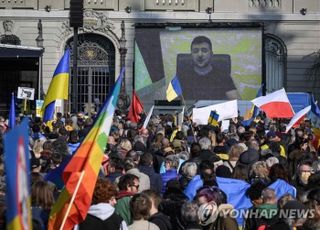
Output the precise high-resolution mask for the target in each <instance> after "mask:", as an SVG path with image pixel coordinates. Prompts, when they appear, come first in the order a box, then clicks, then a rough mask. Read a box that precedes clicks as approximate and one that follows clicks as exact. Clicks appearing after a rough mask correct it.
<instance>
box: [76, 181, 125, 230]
mask: <svg viewBox="0 0 320 230" xmlns="http://www.w3.org/2000/svg"><path fill="white" fill-rule="evenodd" d="M116 196H117V188H116V187H115V186H114V185H113V184H112V183H111V182H110V181H109V180H105V179H101V178H99V179H98V180H97V182H96V185H95V188H94V191H93V196H92V201H91V206H90V208H89V210H88V214H87V216H86V218H85V220H84V221H83V222H81V223H80V224H79V225H78V227H79V230H86V229H87V230H89V229H119V230H120V229H121V230H126V229H128V228H127V224H126V222H125V221H124V220H123V219H122V218H121V217H120V216H119V215H118V214H116V212H115V208H114V206H115V204H116V203H117V200H116Z"/></svg>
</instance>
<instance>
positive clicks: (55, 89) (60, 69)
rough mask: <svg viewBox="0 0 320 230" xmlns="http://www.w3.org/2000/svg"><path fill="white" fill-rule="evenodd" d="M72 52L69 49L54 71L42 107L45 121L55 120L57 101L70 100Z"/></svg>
mask: <svg viewBox="0 0 320 230" xmlns="http://www.w3.org/2000/svg"><path fill="white" fill-rule="evenodd" d="M69 61H70V50H69V49H67V50H66V52H65V53H64V55H63V57H62V58H61V60H60V62H59V64H58V66H57V68H56V70H55V71H54V74H53V77H52V80H51V83H50V86H49V89H48V92H47V95H46V97H45V99H44V103H43V106H42V113H43V121H44V122H47V121H50V120H53V115H54V109H55V102H56V100H57V99H64V100H67V99H68V94H69V75H70V74H69V68H70V67H69Z"/></svg>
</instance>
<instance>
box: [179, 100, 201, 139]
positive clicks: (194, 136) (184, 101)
mask: <svg viewBox="0 0 320 230" xmlns="http://www.w3.org/2000/svg"><path fill="white" fill-rule="evenodd" d="M181 99H182V103H183V104H184V106H185V108H186V107H187V104H186V100H185V99H184V97H183V94H181ZM185 112H186V111H184V113H185ZM183 117H184V114H183ZM182 123H183V118H182ZM192 123H193V122H191V127H190V128H191V131H192V134H193V138H194V141H195V142H196V143H197V142H198V140H197V137H196V134H195V133H194V129H193V125H192Z"/></svg>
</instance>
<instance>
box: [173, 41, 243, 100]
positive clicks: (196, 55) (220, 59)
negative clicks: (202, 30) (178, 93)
mask: <svg viewBox="0 0 320 230" xmlns="http://www.w3.org/2000/svg"><path fill="white" fill-rule="evenodd" d="M230 73H231V61H230V55H227V54H215V55H214V54H213V51H212V43H211V41H210V39H209V38H207V37H205V36H198V37H195V38H194V39H193V40H192V42H191V54H178V58H177V75H178V78H179V81H180V84H181V87H182V92H183V96H184V98H185V99H186V100H229V99H239V98H240V96H239V94H238V92H237V89H236V87H235V85H234V83H233V80H232V78H231V76H230Z"/></svg>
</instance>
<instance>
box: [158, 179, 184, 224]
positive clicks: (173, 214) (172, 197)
mask: <svg viewBox="0 0 320 230" xmlns="http://www.w3.org/2000/svg"><path fill="white" fill-rule="evenodd" d="M186 201H187V197H186V196H185V194H184V193H183V190H182V188H181V185H180V183H179V181H178V180H177V179H174V180H170V181H168V183H167V185H166V192H165V193H164V194H163V199H162V201H161V203H160V206H159V211H161V212H162V213H164V214H165V215H167V216H169V217H170V221H171V225H172V229H177V230H184V226H183V221H182V217H181V210H182V209H181V206H182V204H183V203H184V202H186Z"/></svg>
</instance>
